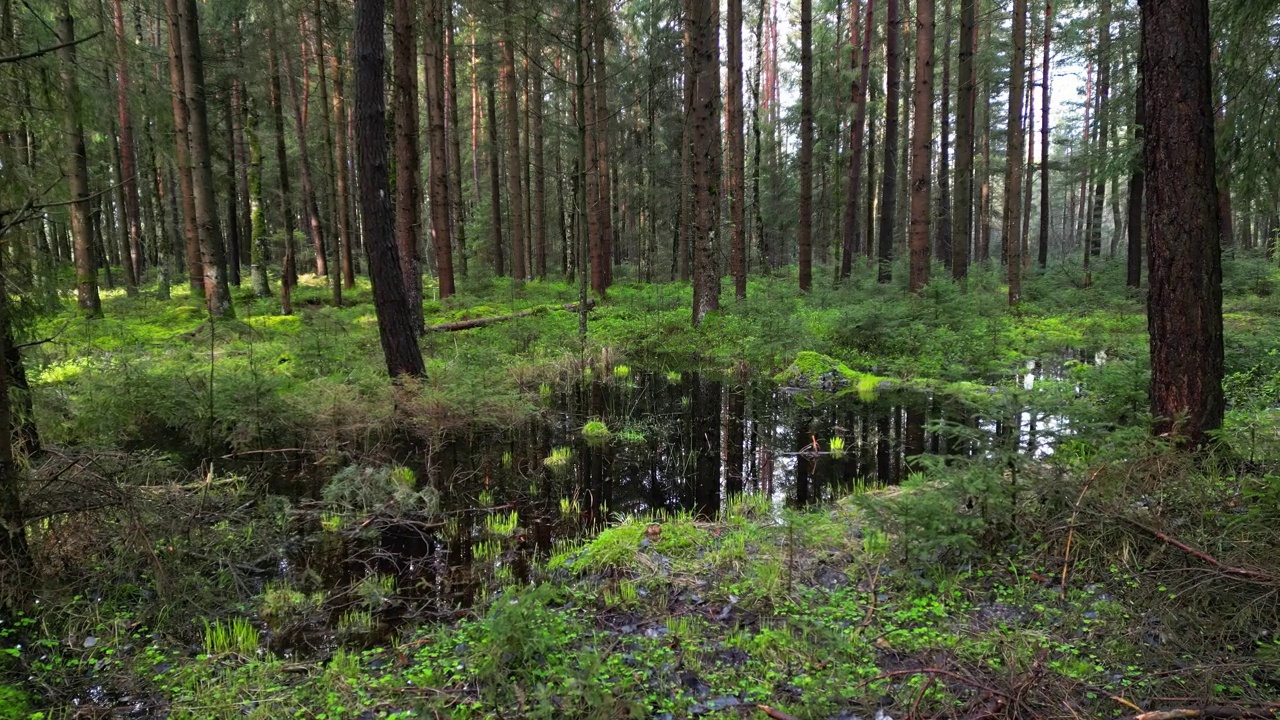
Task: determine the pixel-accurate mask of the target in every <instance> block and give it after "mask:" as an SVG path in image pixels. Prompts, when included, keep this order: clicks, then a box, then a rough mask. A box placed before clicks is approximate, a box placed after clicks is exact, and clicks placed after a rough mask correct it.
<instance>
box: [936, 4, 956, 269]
mask: <svg viewBox="0 0 1280 720" xmlns="http://www.w3.org/2000/svg"><path fill="white" fill-rule="evenodd" d="M942 12H943V15H944V21H945V22H946V25H945V26H944V29H943V33H944V34H945V35H946V42H944V43H943V50H942V110H941V112H942V132H941V133H940V134H939V137H938V143H939V145H940V146H941V148H940V155H939V157H938V193H939V196H938V241H937V246H936V247H937V251H936V253H937V258H938V262H940V263H942V264H943V265H944V266H945V267H947V268H950V267H951V254H952V253H951V242H952V230H951V23H952V20H951V0H946V3H945V4H944V6H943V11H942Z"/></svg>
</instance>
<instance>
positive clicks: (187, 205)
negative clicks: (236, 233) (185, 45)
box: [164, 0, 204, 296]
mask: <svg viewBox="0 0 1280 720" xmlns="http://www.w3.org/2000/svg"><path fill="white" fill-rule="evenodd" d="M164 4H165V15H166V17H167V19H168V27H169V45H168V49H169V97H170V104H171V107H172V110H173V135H174V149H175V153H174V158H175V161H176V162H177V165H178V190H179V193H180V194H181V200H182V231H183V232H182V236H183V239H184V241H185V242H184V248H185V250H186V260H187V282H188V284H189V285H190V287H191V292H192V294H195V295H201V296H203V295H204V271H203V269H202V268H201V266H200V233H199V231H198V230H197V229H196V196H195V190H194V189H193V188H192V179H191V142H190V140H189V137H188V135H189V133H188V129H187V125H188V120H189V117H190V109H189V107H188V105H187V98H186V80H185V79H184V77H183V69H182V55H183V52H182V30H181V27H182V21H181V15H182V13H183V12H184V5H185V3H184V2H183V0H165V3H164Z"/></svg>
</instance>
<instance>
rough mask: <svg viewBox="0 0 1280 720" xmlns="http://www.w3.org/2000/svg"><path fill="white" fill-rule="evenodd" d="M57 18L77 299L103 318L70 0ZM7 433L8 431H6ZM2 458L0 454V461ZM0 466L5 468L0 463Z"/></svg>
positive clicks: (82, 308)
mask: <svg viewBox="0 0 1280 720" xmlns="http://www.w3.org/2000/svg"><path fill="white" fill-rule="evenodd" d="M60 9H61V11H62V12H61V15H60V17H59V18H58V42H59V43H61V44H62V47H60V48H59V49H58V51H57V53H58V67H59V74H60V75H61V79H62V92H63V94H64V95H65V97H66V103H67V108H66V112H65V114H64V115H63V123H62V125H63V132H64V134H65V136H66V140H67V160H66V168H65V170H64V172H65V173H66V174H67V184H68V186H69V188H70V190H71V237H72V242H73V243H74V245H75V260H76V302H77V305H78V306H79V308H80V312H81V313H83V314H84V315H87V316H89V317H91V318H96V317H102V300H101V298H100V297H99V296H98V266H97V258H96V257H95V256H94V247H93V237H92V229H91V227H90V219H89V162H88V157H87V153H86V151H85V142H84V127H83V126H82V125H81V124H80V113H81V111H82V110H81V100H80V83H79V80H78V79H77V78H76V48H75V45H74V44H73V43H74V42H75V39H76V33H75V20H74V19H73V17H72V15H71V4H70V0H62V7H61V8H60ZM6 434H7V433H6ZM3 462H4V458H2V457H0V463H3ZM0 469H4V468H3V466H2V465H0Z"/></svg>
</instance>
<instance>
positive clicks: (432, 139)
mask: <svg viewBox="0 0 1280 720" xmlns="http://www.w3.org/2000/svg"><path fill="white" fill-rule="evenodd" d="M451 1H452V0H426V3H425V5H424V7H425V8H426V14H425V16H424V17H423V29H424V41H423V45H422V49H423V53H422V65H423V72H424V74H425V75H426V80H427V146H428V149H429V151H430V153H431V174H430V186H429V190H430V194H431V196H430V201H431V230H432V241H433V242H434V244H435V251H436V274H437V276H438V277H439V283H440V298H441V299H444V298H447V297H450V296H452V295H453V294H454V292H455V290H454V278H453V239H452V233H451V228H450V223H449V213H450V211H451V210H452V208H453V202H452V201H451V198H450V193H449V190H450V188H449V166H448V160H447V157H448V155H447V152H448V151H447V141H446V138H445V111H444V96H445V72H444V52H445V48H444V32H445V30H444V22H443V17H442V16H443V15H444V13H443V8H442V7H441V5H442V4H443V3H444V2H451Z"/></svg>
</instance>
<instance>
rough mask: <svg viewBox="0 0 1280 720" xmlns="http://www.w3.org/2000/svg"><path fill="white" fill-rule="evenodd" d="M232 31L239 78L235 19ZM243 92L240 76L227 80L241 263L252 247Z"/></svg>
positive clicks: (240, 63)
mask: <svg viewBox="0 0 1280 720" xmlns="http://www.w3.org/2000/svg"><path fill="white" fill-rule="evenodd" d="M235 32H236V33H237V40H236V50H235V62H236V71H237V72H239V73H242V75H241V77H243V76H244V75H243V73H244V61H243V59H242V57H241V51H240V44H239V33H240V22H239V20H237V21H236V24H235ZM247 92H248V91H247V90H246V88H245V84H244V81H243V80H242V79H239V78H237V79H235V80H233V81H232V83H231V138H232V152H234V153H235V156H236V168H237V170H238V172H239V176H238V178H237V182H238V183H239V185H240V188H241V189H242V190H243V192H241V193H240V195H239V198H238V200H239V207H238V209H237V212H238V214H239V220H238V222H239V224H240V228H241V233H240V242H241V247H240V251H239V256H240V262H241V263H244V261H245V260H246V259H248V258H251V257H252V255H253V248H252V247H251V246H250V244H251V243H252V242H253V239H252V238H253V208H252V207H251V205H252V202H251V201H250V199H249V146H248V144H247V143H246V141H245V137H244V126H245V123H246V122H247V119H248V115H249V97H248V95H247ZM236 272H237V274H238V273H239V270H238V269H237V270H236ZM250 272H252V269H250Z"/></svg>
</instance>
